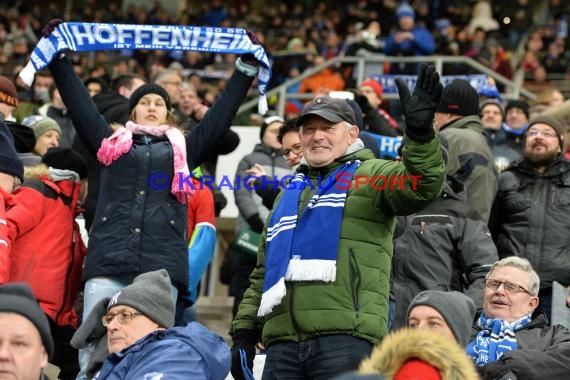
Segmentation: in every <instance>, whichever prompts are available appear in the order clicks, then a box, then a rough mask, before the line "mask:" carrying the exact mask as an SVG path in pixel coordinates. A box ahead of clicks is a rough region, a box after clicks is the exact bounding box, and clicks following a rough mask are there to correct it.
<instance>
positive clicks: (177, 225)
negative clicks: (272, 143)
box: [38, 20, 259, 368]
mask: <svg viewBox="0 0 570 380" xmlns="http://www.w3.org/2000/svg"><path fill="white" fill-rule="evenodd" d="M60 22H61V21H59V22H58V21H57V20H52V21H51V22H50V23H49V24H48V25H46V26H45V27H44V29H43V31H42V35H43V37H44V38H45V39H47V38H49V37H50V34H52V32H54V29H55V30H56V31H58V30H59V29H57V26H58V25H59V23H60ZM62 25H65V24H62ZM253 40H255V38H253ZM42 41H44V40H43V39H42ZM42 41H40V44H39V45H38V46H40V45H41V44H42ZM44 42H45V41H44ZM253 42H254V43H256V42H257V41H253ZM258 66H259V63H258V61H257V59H256V58H255V57H254V56H253V55H252V54H250V53H249V54H244V55H243V56H242V57H241V58H238V60H237V61H236V70H235V71H234V73H233V75H232V76H231V78H230V79H229V80H228V82H227V84H226V86H225V88H224V90H223V91H222V93H221V94H220V95H219V97H218V99H217V100H216V102H215V103H214V105H213V106H212V107H211V108H210V111H209V112H208V113H207V114H206V115H205V117H204V119H203V120H202V121H201V122H200V123H198V124H197V125H196V127H194V128H193V129H192V131H190V132H189V133H188V134H187V135H186V136H184V135H182V133H181V132H180V131H179V130H178V129H177V128H176V126H175V122H174V120H173V118H172V116H171V114H170V107H171V99H170V97H169V95H168V93H167V92H166V90H165V89H164V88H162V87H161V86H158V85H156V84H145V85H143V86H141V87H139V88H138V89H137V90H136V91H135V92H134V93H133V94H132V95H131V97H130V100H129V114H130V116H129V119H130V120H129V121H128V122H127V123H126V124H125V125H124V126H118V128H115V129H114V131H113V130H112V129H111V128H110V126H109V124H108V123H107V122H106V121H105V119H104V118H103V116H102V115H101V114H100V113H99V112H98V110H97V108H96V107H95V105H94V103H93V101H92V100H91V98H90V97H89V94H88V93H87V90H86V88H85V86H84V85H83V83H82V82H81V80H80V79H79V78H78V76H77V75H76V74H75V72H74V70H73V67H72V66H71V64H70V62H69V60H68V59H67V58H65V57H62V56H61V55H58V56H57V57H54V59H53V60H52V61H51V63H49V66H48V67H49V69H50V71H51V72H52V74H53V77H54V79H55V83H56V84H57V87H58V89H59V92H60V94H61V97H62V99H63V101H64V103H65V105H66V107H67V109H68V110H69V113H70V115H71V118H72V120H73V124H74V126H75V128H76V129H77V135H78V137H79V138H80V139H81V141H82V143H83V144H84V145H85V146H86V148H87V150H88V151H89V152H90V153H91V154H93V155H94V156H96V157H97V159H98V161H99V162H100V164H101V165H102V169H101V183H100V191H99V199H98V208H97V210H96V214H95V218H94V222H93V226H92V228H91V233H90V237H89V246H88V248H87V256H86V260H85V265H84V270H83V281H85V292H84V312H83V314H84V319H85V318H86V317H87V316H88V315H89V312H90V310H91V309H92V308H93V307H94V305H95V304H96V303H97V302H98V301H99V300H101V299H103V298H104V297H109V296H112V295H113V294H114V293H116V292H117V291H118V290H120V289H121V288H123V287H125V286H127V285H128V284H130V283H131V282H132V280H133V278H134V277H135V276H137V275H139V274H141V273H145V272H148V271H152V270H157V269H161V268H165V269H166V270H167V271H168V274H169V276H170V278H171V281H172V295H173V298H174V300H176V298H177V293H178V291H181V292H185V291H186V290H187V289H188V283H189V278H188V277H189V271H188V250H187V247H188V237H187V233H188V231H187V229H188V227H187V224H188V221H187V205H186V199H187V197H188V196H191V195H192V189H191V187H190V186H189V184H188V182H189V181H188V180H189V179H190V178H191V177H190V171H191V170H192V169H193V168H195V167H197V166H198V165H200V164H201V163H202V162H203V161H204V160H205V159H206V158H207V157H209V154H210V152H211V150H212V148H213V147H214V146H215V145H216V144H217V143H218V142H219V141H220V139H221V138H222V137H223V136H224V134H225V133H226V131H227V130H228V129H229V127H230V125H231V122H232V119H233V118H234V116H235V114H236V112H237V110H238V108H239V106H240V105H241V103H242V101H243V100H244V98H245V96H246V93H247V91H248V89H249V88H250V86H251V84H252V81H253V78H254V76H255V75H257V73H258V70H259V67H258ZM115 127H117V126H115ZM157 175H160V177H157ZM161 184H164V186H159V185H161ZM83 352H86V351H82V352H80V362H81V365H82V368H85V366H86V362H88V354H84V353H83Z"/></svg>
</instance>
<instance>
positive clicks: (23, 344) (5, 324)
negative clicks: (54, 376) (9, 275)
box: [0, 284, 54, 380]
mask: <svg viewBox="0 0 570 380" xmlns="http://www.w3.org/2000/svg"><path fill="white" fill-rule="evenodd" d="M0 342H2V349H1V350H0V366H1V367H0V368H1V374H2V377H5V378H14V379H19V380H43V379H45V377H44V375H43V373H42V372H43V369H44V368H45V367H46V366H47V364H48V359H49V358H50V357H51V356H52V355H53V350H54V345H53V339H52V337H51V331H50V328H49V323H48V321H47V318H46V316H45V315H44V313H43V312H42V310H41V309H40V307H39V306H38V303H37V301H36V299H35V298H34V295H33V294H32V291H31V289H30V287H29V286H28V285H27V284H6V285H1V286H0Z"/></svg>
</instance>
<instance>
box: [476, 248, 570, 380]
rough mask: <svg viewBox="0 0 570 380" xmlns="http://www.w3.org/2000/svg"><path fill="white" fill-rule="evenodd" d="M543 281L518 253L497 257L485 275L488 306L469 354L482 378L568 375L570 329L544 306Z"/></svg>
mask: <svg viewBox="0 0 570 380" xmlns="http://www.w3.org/2000/svg"><path fill="white" fill-rule="evenodd" d="M539 289H540V280H539V277H538V275H537V274H536V272H535V271H534V269H533V268H532V266H531V264H530V262H529V261H528V260H526V259H524V258H520V257H517V256H511V257H507V258H505V259H502V260H499V261H497V262H496V263H495V264H494V265H493V267H492V268H491V270H490V271H489V274H488V275H487V278H486V279H485V294H484V300H483V311H482V312H481V313H480V315H479V316H478V318H477V319H476V321H475V325H474V330H473V340H472V341H471V342H470V343H469V344H468V345H467V353H468V355H469V356H471V358H472V359H473V361H474V362H475V365H476V366H477V369H478V371H479V374H480V375H481V378H482V379H517V380H525V379H526V380H531V379H549V380H550V379H560V380H562V379H567V378H568V374H569V373H570V331H568V329H566V328H565V327H564V326H561V325H553V326H551V325H550V324H549V323H548V319H547V318H546V316H545V315H544V313H543V312H542V311H540V309H537V307H538V304H539V298H538V291H539Z"/></svg>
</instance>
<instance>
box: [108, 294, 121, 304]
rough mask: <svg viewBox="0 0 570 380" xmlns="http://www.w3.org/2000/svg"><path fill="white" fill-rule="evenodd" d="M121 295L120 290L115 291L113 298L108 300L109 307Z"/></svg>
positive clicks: (117, 300)
mask: <svg viewBox="0 0 570 380" xmlns="http://www.w3.org/2000/svg"><path fill="white" fill-rule="evenodd" d="M120 295H121V291H120V290H119V291H118V292H117V293H115V295H114V296H113V298H111V301H109V307H110V306H113V305H114V304H116V303H117V302H119V296H120Z"/></svg>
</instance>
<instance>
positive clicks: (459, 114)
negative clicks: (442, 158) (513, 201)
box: [435, 79, 497, 222]
mask: <svg viewBox="0 0 570 380" xmlns="http://www.w3.org/2000/svg"><path fill="white" fill-rule="evenodd" d="M435 128H436V129H437V130H439V132H440V133H441V135H442V136H443V137H444V138H445V139H446V140H447V144H448V145H447V147H448V157H449V159H448V164H447V167H446V172H447V175H450V176H453V177H455V179H457V180H458V181H460V182H461V183H463V184H464V185H465V191H466V197H467V204H468V205H469V206H470V207H471V208H472V209H474V210H475V211H476V212H477V213H478V214H479V216H480V217H481V219H482V220H483V221H485V222H487V221H488V220H489V214H490V212H491V206H492V204H493V199H494V198H495V193H496V192H497V173H496V170H495V165H494V161H493V155H492V153H491V148H490V147H489V145H488V144H487V140H486V138H485V135H484V132H483V131H484V128H483V124H481V119H479V95H478V94H477V91H475V89H474V88H473V87H472V86H471V85H470V84H469V82H467V81H465V80H463V79H455V80H453V82H451V83H450V84H449V85H447V86H446V87H445V88H444V90H443V95H442V98H441V102H440V104H439V107H438V108H437V112H436V114H435Z"/></svg>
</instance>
